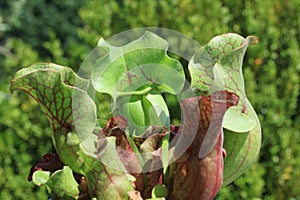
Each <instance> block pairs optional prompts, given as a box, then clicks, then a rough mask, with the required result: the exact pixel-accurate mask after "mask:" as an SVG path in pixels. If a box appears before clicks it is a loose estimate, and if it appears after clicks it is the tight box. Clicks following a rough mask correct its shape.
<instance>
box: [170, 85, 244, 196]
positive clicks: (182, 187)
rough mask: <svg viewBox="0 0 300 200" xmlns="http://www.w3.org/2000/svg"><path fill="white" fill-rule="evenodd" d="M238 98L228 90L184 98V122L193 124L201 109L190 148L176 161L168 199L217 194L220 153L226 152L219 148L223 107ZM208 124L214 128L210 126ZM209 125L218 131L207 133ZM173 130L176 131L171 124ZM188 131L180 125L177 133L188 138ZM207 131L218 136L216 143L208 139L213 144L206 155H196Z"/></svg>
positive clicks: (227, 106) (224, 110) (232, 104)
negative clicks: (180, 127)
mask: <svg viewBox="0 0 300 200" xmlns="http://www.w3.org/2000/svg"><path fill="white" fill-rule="evenodd" d="M238 101H239V97H238V96H237V95H236V94H234V93H231V92H228V91H225V92H224V91H221V92H216V93H214V94H212V95H210V96H208V97H204V96H200V97H195V98H189V99H185V100H183V102H182V103H181V107H182V110H183V113H184V116H185V117H184V123H183V125H185V124H188V125H192V124H193V122H192V121H193V119H194V117H195V114H197V113H196V111H197V110H198V111H199V112H200V120H199V123H198V131H197V134H196V137H195V139H194V140H193V142H192V145H191V147H190V148H189V149H188V150H187V151H186V152H185V153H184V154H183V155H182V156H181V157H180V158H179V159H178V160H177V161H176V170H175V174H174V177H173V180H174V181H173V190H172V194H171V196H170V199H171V200H177V199H181V200H182V199H183V200H185V199H186V200H187V199H189V200H198V199H199V200H200V199H201V200H211V199H213V198H214V197H215V196H216V194H217V193H218V191H219V190H220V188H221V185H222V181H223V167H224V165H223V156H224V155H226V153H225V150H224V149H223V148H222V145H223V133H222V119H223V117H224V114H225V112H226V110H227V109H228V108H229V107H231V106H235V105H237V104H238ZM211 125H213V126H216V127H213V128H211V127H210V126H211ZM210 128H211V130H213V131H217V132H216V133H213V132H211V131H210V132H209V131H208V130H209V129H210ZM173 129H174V130H176V129H175V128H174V127H173ZM187 130H188V129H184V128H183V129H181V130H180V129H179V130H178V131H179V134H182V135H185V136H186V137H189V136H190V135H189V133H188V132H186V131H187ZM180 131H182V132H180ZM209 134H214V135H217V138H214V140H216V142H214V141H209V142H210V143H211V144H212V145H213V147H212V148H211V150H210V152H209V153H208V154H207V155H206V156H204V157H202V158H199V151H200V149H201V146H202V144H203V141H204V140H205V139H206V137H208V135H209ZM208 138H209V137H208Z"/></svg>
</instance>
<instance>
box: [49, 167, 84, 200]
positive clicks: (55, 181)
mask: <svg viewBox="0 0 300 200" xmlns="http://www.w3.org/2000/svg"><path fill="white" fill-rule="evenodd" d="M46 185H47V186H48V187H49V188H50V195H51V197H52V198H53V199H62V198H63V199H78V197H79V193H80V191H79V187H78V186H79V185H78V183H77V182H76V180H75V179H74V177H73V172H72V170H71V169H70V168H69V167H67V166H65V167H64V168H63V169H62V170H58V171H56V172H54V173H53V174H52V175H51V176H50V178H49V180H48V181H47V182H46Z"/></svg>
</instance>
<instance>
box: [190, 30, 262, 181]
mask: <svg viewBox="0 0 300 200" xmlns="http://www.w3.org/2000/svg"><path fill="white" fill-rule="evenodd" d="M256 42H257V41H256V38H255V37H253V36H249V37H247V38H243V37H241V36H239V35H237V34H233V33H229V34H224V35H220V36H217V37H215V38H213V39H212V40H211V41H210V42H209V43H208V44H207V45H206V46H205V47H203V48H201V49H200V50H199V51H198V52H197V53H196V54H195V55H194V57H193V58H192V60H191V61H190V63H189V70H190V74H191V78H192V82H191V85H192V87H194V88H197V89H198V90H200V91H209V92H210V93H213V92H215V91H220V90H221V91H222V90H228V91H230V92H234V93H236V94H237V95H238V96H239V97H240V101H239V104H238V105H237V106H236V107H232V108H231V109H229V110H228V111H227V112H226V114H225V116H224V121H223V127H224V128H225V136H224V137H225V141H224V148H225V149H226V151H227V157H225V161H224V163H225V167H224V185H227V184H229V183H230V182H232V181H233V180H234V179H235V178H237V177H238V176H239V175H241V174H242V173H243V172H244V171H245V170H246V169H247V168H249V167H250V166H251V164H252V163H253V162H254V161H255V160H256V158H257V156H258V152H259V150H260V146H261V130H260V123H259V120H258V118H257V115H256V113H255V111H254V110H253V108H252V106H251V104H250V102H249V101H248V99H247V97H246V93H245V86H244V79H243V74H242V62H243V57H244V54H245V51H246V49H247V47H248V46H249V44H254V43H256ZM238 133H239V134H238ZM241 133H244V134H241ZM245 133H247V134H245Z"/></svg>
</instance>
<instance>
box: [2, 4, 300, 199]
mask: <svg viewBox="0 0 300 200" xmlns="http://www.w3.org/2000/svg"><path fill="white" fill-rule="evenodd" d="M299 13H300V1H299V0H264V1H259V0H250V1H232V0H214V1H212V0H182V1H180V0H170V1H159V0H145V1H122V0H110V1H109V0H98V1H96V0H95V1H76V0H64V1H61V0H36V1H34V0H1V1H0V77H1V78H0V88H1V90H0V155H1V156H0V177H1V178H0V199H5V200H10V199H13V200H18V199H47V198H48V195H47V193H46V191H45V188H37V187H35V186H34V185H33V183H30V182H27V175H28V172H29V170H30V168H31V166H32V165H33V164H34V163H35V162H36V161H38V160H39V159H40V158H41V156H42V155H44V154H45V153H46V152H54V150H53V146H52V141H51V138H50V137H49V133H50V129H49V125H48V121H47V120H46V118H45V117H44V116H43V115H42V113H41V112H40V111H39V109H38V107H37V105H36V103H34V102H33V101H32V100H30V99H29V98H28V97H27V96H26V95H24V94H21V93H14V94H13V95H11V94H10V92H9V83H10V81H11V80H12V78H13V75H14V73H15V72H16V71H17V70H19V69H21V68H24V67H28V66H30V65H31V64H34V63H36V62H55V63H57V64H61V65H66V66H70V67H72V68H73V69H74V70H75V71H77V70H78V68H79V66H80V64H81V62H82V61H83V60H84V58H85V57H86V56H87V54H88V53H89V52H90V51H91V50H92V49H93V48H94V47H95V46H96V44H97V41H98V39H99V38H100V37H104V38H108V37H110V36H112V35H114V34H117V33H119V32H122V31H125V30H128V29H132V28H137V27H145V26H157V27H158V26H159V27H165V28H169V29H173V30H177V31H179V32H182V33H184V34H186V35H188V36H190V37H192V38H193V39H195V40H196V41H198V42H199V43H200V44H205V43H207V42H208V41H209V39H211V38H212V37H213V36H216V35H218V34H222V33H226V32H236V33H238V34H240V35H242V36H248V35H255V36H257V37H258V38H259V43H258V44H257V45H256V46H253V47H250V48H249V49H248V50H247V53H246V57H245V60H244V75H245V82H246V92H247V95H248V98H249V99H250V101H251V103H252V105H253V106H254V108H255V110H256V112H257V113H258V115H259V118H260V120H261V124H262V132H263V143H262V150H261V153H260V157H259V159H258V161H257V162H256V163H255V164H254V165H253V166H252V167H251V169H250V170H248V171H247V172H246V173H245V174H244V175H243V176H241V177H240V178H238V179H237V180H236V181H235V182H234V183H232V184H231V185H229V186H227V187H224V188H223V189H222V190H221V191H220V193H219V195H218V196H217V198H216V199H218V200H225V199H253V200H254V199H255V200H258V199H267V200H273V199H283V200H294V199H295V200H296V199H300V190H299V188H300V115H299V113H300V96H299V80H300V48H299V42H300V14H299Z"/></svg>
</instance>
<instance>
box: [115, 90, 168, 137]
mask: <svg viewBox="0 0 300 200" xmlns="http://www.w3.org/2000/svg"><path fill="white" fill-rule="evenodd" d="M118 104H119V105H120V108H119V109H117V110H115V112H114V114H115V115H122V116H124V117H126V119H127V120H128V128H129V129H130V130H131V132H132V131H133V130H135V132H136V134H137V135H140V134H142V133H143V132H144V131H145V130H146V129H147V127H148V126H150V125H157V126H166V127H170V114H169V110H168V107H167V105H166V102H165V101H164V98H163V97H162V95H161V94H160V92H158V91H156V90H152V91H150V92H149V93H148V94H147V95H143V96H141V97H136V96H134V97H127V96H126V97H121V98H120V99H119V101H118Z"/></svg>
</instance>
